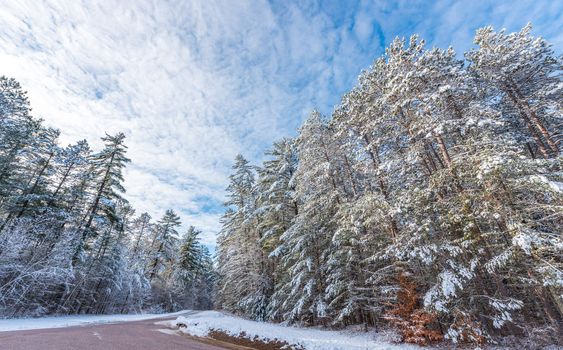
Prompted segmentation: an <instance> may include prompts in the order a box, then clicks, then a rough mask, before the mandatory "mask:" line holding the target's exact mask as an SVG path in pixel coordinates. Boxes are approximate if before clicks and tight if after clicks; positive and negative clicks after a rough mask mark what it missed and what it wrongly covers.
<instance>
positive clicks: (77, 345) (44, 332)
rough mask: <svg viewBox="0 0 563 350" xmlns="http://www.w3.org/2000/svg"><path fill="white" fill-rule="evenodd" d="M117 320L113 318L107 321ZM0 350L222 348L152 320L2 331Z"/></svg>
mask: <svg viewBox="0 0 563 350" xmlns="http://www.w3.org/2000/svg"><path fill="white" fill-rule="evenodd" d="M116 319H117V318H112V319H111V321H110V322H113V321H115V320H116ZM121 320H122V319H121ZM116 322H117V321H116ZM57 324H61V323H57ZM82 324H84V323H82ZM0 349H1V350H70V349H72V350H109V349H111V350H132V349H133V350H156V349H159V350H160V349H166V350H225V348H224V347H222V346H217V345H214V344H213V343H211V342H200V341H198V340H195V339H191V338H189V337H185V336H180V335H178V334H174V333H172V332H169V330H168V329H165V328H164V327H163V326H159V325H155V320H144V321H135V322H120V323H113V324H88V325H84V326H81V327H68V328H51V329H28V330H20V331H11V332H2V333H0Z"/></svg>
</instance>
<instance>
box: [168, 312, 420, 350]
mask: <svg viewBox="0 0 563 350" xmlns="http://www.w3.org/2000/svg"><path fill="white" fill-rule="evenodd" d="M158 323H159V324H166V325H168V326H170V327H175V326H176V324H177V323H184V324H185V325H186V326H187V328H181V331H183V332H186V333H188V334H190V335H193V336H198V337H205V336H207V335H208V334H209V332H210V331H211V330H221V331H223V332H225V333H227V334H229V335H232V336H238V335H239V334H240V333H242V332H245V333H246V336H247V337H250V338H254V337H256V336H257V337H258V338H260V339H261V340H264V341H271V340H274V339H277V340H281V341H286V342H287V343H289V344H292V345H301V346H303V347H304V348H305V349H306V350H367V349H369V350H387V349H389V350H392V349H401V350H407V349H420V348H419V347H417V346H413V345H404V344H400V345H398V344H397V345H394V344H390V343H388V342H385V341H383V340H381V339H379V340H378V337H377V334H376V333H363V332H362V333H360V332H350V331H329V330H321V329H316V328H297V327H288V326H283V325H279V324H271V323H265V322H256V321H249V320H245V319H242V318H239V317H235V316H231V315H226V314H223V313H221V312H217V311H201V312H195V313H192V314H189V315H187V316H185V317H184V316H180V317H178V318H177V319H176V320H172V321H162V322H158Z"/></svg>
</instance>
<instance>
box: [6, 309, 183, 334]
mask: <svg viewBox="0 0 563 350" xmlns="http://www.w3.org/2000/svg"><path fill="white" fill-rule="evenodd" d="M186 312H187V311H180V312H174V313H168V314H138V315H72V316H58V317H42V318H11V319H4V320H1V319H0V332H8V331H21V330H27V329H44V328H61V327H71V326H85V325H89V324H100V323H115V322H127V321H142V320H150V319H153V318H163V317H175V316H178V315H182V314H185V313H186Z"/></svg>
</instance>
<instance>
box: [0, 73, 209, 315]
mask: <svg viewBox="0 0 563 350" xmlns="http://www.w3.org/2000/svg"><path fill="white" fill-rule="evenodd" d="M30 111H31V110H30V107H29V101H28V99H27V97H26V94H25V92H23V90H22V89H21V87H20V85H19V84H18V83H17V82H16V81H15V80H13V79H9V78H5V77H0V315H2V316H5V317H14V316H19V315H34V316H37V315H44V314H51V313H110V312H111V313H115V312H130V311H142V310H147V309H154V310H159V309H162V310H172V309H178V308H181V307H192V308H209V307H210V306H211V300H210V297H211V293H212V291H211V289H210V288H211V286H212V284H213V281H214V272H213V266H212V263H211V260H210V257H209V253H208V252H207V250H206V249H205V247H204V246H202V245H201V243H200V242H199V239H198V237H197V231H195V229H193V228H191V229H190V231H189V232H188V234H187V236H186V238H184V239H183V240H182V241H178V239H179V234H178V232H177V229H178V227H179V225H180V221H179V218H178V216H177V215H176V214H175V213H174V212H173V211H171V210H169V211H167V212H166V214H165V216H164V217H163V218H162V219H161V220H160V221H158V222H157V223H152V222H151V217H150V216H149V215H148V214H146V213H144V214H141V215H140V216H138V217H136V216H135V210H134V209H133V208H132V207H131V206H130V205H129V203H128V202H127V200H126V199H125V198H124V197H123V193H124V192H125V189H124V188H123V186H122V182H123V175H122V171H123V169H124V168H125V166H126V164H127V163H128V162H129V159H127V157H126V152H127V147H126V146H125V135H124V134H122V133H118V134H116V135H105V136H104V137H103V138H102V141H103V142H104V148H103V149H102V150H101V151H99V152H93V151H92V150H91V149H90V147H89V146H88V144H87V142H86V141H79V142H77V143H76V144H73V145H69V146H67V147H62V146H60V145H59V143H58V136H59V132H58V131H57V130H54V129H51V128H47V127H44V126H43V125H42V121H41V120H39V119H36V118H34V117H32V116H31V114H30V113H31V112H30ZM187 240H189V244H188V243H187Z"/></svg>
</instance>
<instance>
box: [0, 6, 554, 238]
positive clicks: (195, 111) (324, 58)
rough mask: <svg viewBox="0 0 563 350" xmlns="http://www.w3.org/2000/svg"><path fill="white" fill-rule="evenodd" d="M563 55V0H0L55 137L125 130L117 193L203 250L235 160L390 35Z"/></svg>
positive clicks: (37, 104) (255, 158)
mask: <svg viewBox="0 0 563 350" xmlns="http://www.w3.org/2000/svg"><path fill="white" fill-rule="evenodd" d="M527 22H532V24H533V25H534V30H533V33H534V34H536V35H541V36H543V37H544V38H546V39H547V40H548V41H549V42H550V43H551V44H552V45H553V47H554V49H555V51H556V52H558V53H561V51H562V50H561V47H562V45H563V1H553V0H548V1H544V0H533V1H527V0H518V1H514V0H512V1H480V0H471V1H452V0H434V1H416V0H411V1H406V0H405V1H377V0H376V1H359V0H358V1H355V0H349V1H316V0H312V1H294V2H292V1H262V0H254V1H244V0H236V1H235V0H222V1H216V0H181V1H180V0H178V1H167V0H105V1H92V0H66V1H62V0H52V1H45V0H13V1H12V0H0V75H6V76H9V77H13V78H16V79H17V80H18V81H19V82H20V83H21V84H22V85H23V88H24V89H25V90H27V91H28V94H29V98H30V100H31V104H32V108H33V113H34V115H35V116H37V117H41V118H43V119H44V120H45V123H46V124H47V125H49V126H53V127H56V128H59V129H60V130H61V132H62V136H61V140H62V142H63V143H64V144H69V143H74V142H76V141H78V140H81V139H86V140H87V141H88V142H89V143H90V144H91V145H92V147H93V148H94V149H95V150H99V149H100V148H101V142H100V140H99V138H100V137H102V136H103V135H104V133H106V132H107V133H110V134H112V133H116V132H118V131H122V132H124V133H125V134H126V136H127V140H126V143H127V145H128V147H129V151H128V156H129V158H131V160H132V163H131V164H130V165H129V167H128V168H127V170H126V173H125V187H126V188H127V194H126V198H127V199H128V200H129V201H130V202H131V204H132V205H133V206H134V207H135V208H136V210H137V213H139V214H140V213H141V212H145V211H146V212H148V213H150V214H151V216H152V217H153V218H154V219H155V220H156V219H158V218H159V217H160V216H162V215H163V213H164V211H165V210H166V209H168V208H172V209H174V210H175V211H177V212H178V213H179V214H180V216H181V218H182V221H183V223H184V226H186V227H187V226H188V225H194V226H196V227H197V228H199V229H200V230H202V231H203V234H202V241H203V242H204V243H205V244H206V245H208V246H213V245H214V244H215V236H216V233H217V232H218V230H219V229H220V222H219V218H220V216H221V214H222V213H223V211H224V208H223V206H222V203H223V201H224V200H225V188H226V186H227V184H228V176H229V174H230V171H231V166H232V164H233V160H234V157H235V156H236V155H237V154H238V153H241V154H243V155H244V156H245V157H246V158H247V159H249V160H250V161H251V162H253V163H255V164H259V162H260V161H261V160H263V159H264V155H263V154H264V151H266V150H267V149H268V148H269V146H270V145H271V143H272V141H273V140H276V139H279V138H282V137H286V136H294V135H295V134H296V130H297V128H298V127H299V125H300V123H301V122H302V121H303V120H304V119H305V118H306V117H307V115H308V113H309V112H310V111H311V110H312V109H314V108H316V109H318V110H319V111H321V112H322V113H324V114H330V113H331V111H332V110H333V108H334V106H336V105H337V104H338V103H339V101H340V98H341V96H342V95H343V94H344V93H345V92H347V91H348V90H350V89H351V88H352V87H353V86H354V85H355V84H356V81H357V77H358V75H359V73H360V72H361V70H362V69H367V68H368V67H369V65H370V64H371V63H372V62H373V61H374V60H375V58H377V57H378V56H380V55H382V54H383V53H384V48H385V46H386V45H388V44H389V43H390V42H391V41H392V40H393V38H394V37H396V36H400V37H405V36H406V37H408V36H410V35H411V34H414V33H418V34H419V35H420V36H421V37H422V38H424V39H425V40H426V42H427V43H428V45H429V46H431V47H432V46H438V47H442V48H446V47H448V46H453V47H454V49H456V51H457V52H459V55H460V57H461V55H462V53H463V51H465V50H468V49H470V48H471V47H472V38H473V35H474V33H475V30H476V29H477V28H479V27H482V26H485V25H492V26H494V27H495V28H496V29H501V28H506V29H507V30H508V31H517V30H519V29H520V28H522V27H523V26H524V25H526V23H527Z"/></svg>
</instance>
